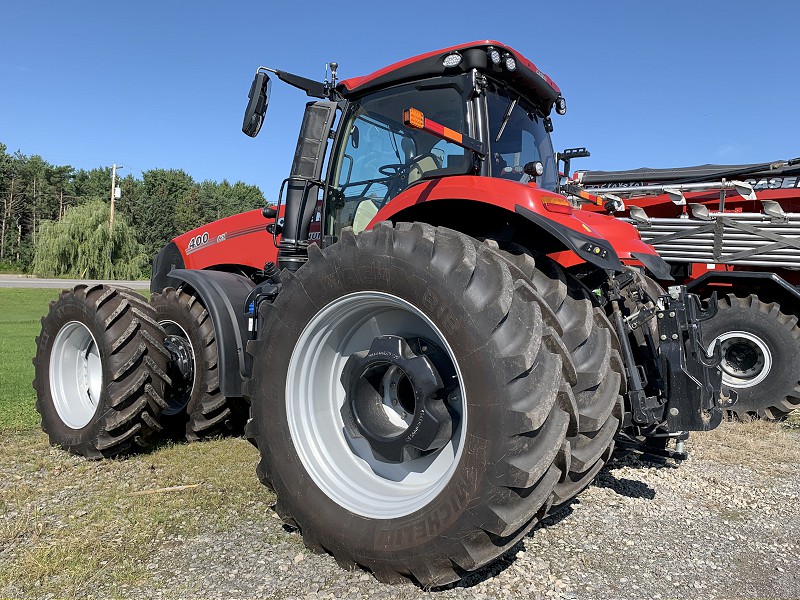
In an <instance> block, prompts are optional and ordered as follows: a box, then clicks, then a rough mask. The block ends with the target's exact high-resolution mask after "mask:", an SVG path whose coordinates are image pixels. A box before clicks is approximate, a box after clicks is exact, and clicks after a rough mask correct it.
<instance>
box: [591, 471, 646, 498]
mask: <svg viewBox="0 0 800 600" xmlns="http://www.w3.org/2000/svg"><path fill="white" fill-rule="evenodd" d="M595 485H596V486H597V487H600V488H607V489H609V490H613V491H614V492H616V493H617V494H619V495H620V496H625V497H626V498H644V499H646V500H652V499H653V498H655V497H656V491H655V490H654V489H653V488H651V487H650V486H649V485H647V484H646V483H644V482H642V481H635V480H633V479H626V478H622V479H617V478H616V477H614V476H613V475H612V474H611V473H607V472H606V473H602V472H601V473H600V476H599V477H598V478H597V481H596V482H595Z"/></svg>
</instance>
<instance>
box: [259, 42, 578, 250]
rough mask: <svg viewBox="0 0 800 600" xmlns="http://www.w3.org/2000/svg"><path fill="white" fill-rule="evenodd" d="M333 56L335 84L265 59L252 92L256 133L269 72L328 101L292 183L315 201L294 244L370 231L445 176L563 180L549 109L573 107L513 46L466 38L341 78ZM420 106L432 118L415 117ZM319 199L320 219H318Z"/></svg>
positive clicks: (305, 133) (289, 190) (290, 190)
mask: <svg viewBox="0 0 800 600" xmlns="http://www.w3.org/2000/svg"><path fill="white" fill-rule="evenodd" d="M332 65H333V67H334V68H333V71H332V73H333V80H332V81H330V82H327V81H326V82H325V84H317V83H315V82H311V81H310V80H305V79H302V78H297V77H296V76H288V75H287V74H286V73H284V72H281V71H274V70H270V69H264V68H262V69H259V72H258V74H257V76H256V81H254V83H253V88H252V89H251V103H250V107H248V111H247V113H246V117H245V124H244V127H243V130H244V131H245V133H248V135H255V133H257V131H258V128H259V127H260V124H261V121H263V113H264V111H265V110H266V104H267V94H268V86H269V78H268V75H267V72H273V73H277V74H278V77H280V78H281V79H282V80H284V81H287V82H289V83H290V84H292V85H295V86H296V87H300V88H301V89H303V90H304V91H306V93H307V94H309V95H312V96H314V95H316V96H318V97H319V98H320V100H319V101H316V102H311V103H309V104H308V105H307V110H306V114H305V117H304V123H303V126H302V128H301V135H300V140H299V142H298V147H297V151H296V153H295V161H294V163H293V166H292V173H291V175H290V177H288V178H287V179H286V180H285V181H284V185H283V187H282V197H283V192H285V198H286V202H287V204H289V203H290V198H292V197H296V198H297V199H298V200H297V201H298V203H300V204H302V205H303V207H304V211H298V212H303V213H304V214H303V216H302V218H300V219H299V222H298V220H295V219H293V218H292V217H289V216H288V214H289V211H287V221H286V223H284V226H283V239H284V241H285V243H282V247H284V246H288V245H293V244H294V240H297V241H298V242H301V241H305V240H308V239H312V240H316V239H321V240H326V241H328V242H334V241H336V240H337V239H338V238H339V235H340V233H341V231H342V229H344V228H345V227H352V228H353V229H354V231H355V232H356V233H358V232H360V231H363V230H365V229H366V228H367V227H368V225H369V224H370V223H372V222H373V219H374V218H375V216H376V215H377V214H378V212H379V211H380V210H381V209H382V208H383V207H384V206H386V205H387V204H388V203H389V202H390V201H392V200H394V199H395V198H397V197H398V196H400V195H401V194H403V192H405V191H406V190H408V189H409V188H413V187H415V186H420V185H425V184H426V183H427V182H431V181H435V180H438V179H442V178H445V177H452V176H480V177H491V178H497V179H502V180H505V181H510V182H518V183H521V184H528V183H535V184H536V185H537V186H538V187H540V188H542V189H544V190H555V189H556V186H557V177H558V172H557V166H556V163H555V158H554V152H553V147H552V144H551V141H550V131H552V122H551V120H550V116H549V115H550V112H551V110H552V108H553V106H555V107H556V109H557V111H558V112H559V113H561V114H563V113H564V112H565V111H566V104H565V102H564V99H563V97H562V96H561V94H560V91H559V89H558V87H557V86H556V85H555V84H554V83H553V82H552V80H551V79H550V78H549V77H547V76H546V75H545V74H544V73H542V72H541V71H540V70H539V69H538V68H537V67H536V66H535V65H534V64H533V63H531V62H530V61H528V60H527V59H525V58H524V57H522V56H521V55H519V54H518V53H517V52H516V51H514V50H512V49H511V48H509V47H507V46H504V45H502V44H500V43H498V42H492V41H484V42H474V43H471V44H464V45H460V46H455V47H452V48H448V49H444V50H440V51H436V52H431V53H428V54H424V55H421V56H417V57H415V58H411V59H409V60H406V61H403V62H400V63H396V64H394V65H391V66H389V67H386V68H384V69H381V70H380V71H377V72H375V73H373V74H370V75H366V76H364V77H357V78H352V79H347V80H345V81H342V82H340V83H338V84H337V82H336V79H335V74H336V66H337V65H335V63H332ZM292 77H294V79H291V78H292ZM298 80H300V81H298ZM259 109H261V110H260V112H259ZM410 111H413V112H411V113H410ZM409 113H410V114H413V115H416V116H417V117H418V120H419V117H420V116H421V118H422V122H417V123H415V122H413V121H410V120H409V119H408V118H407V117H408V115H409ZM423 122H424V125H426V126H423ZM328 132H330V135H326V134H327V133H328ZM329 137H330V138H332V139H333V143H331V144H328V143H327V142H328V138H329ZM291 203H292V204H294V202H291ZM315 208H316V211H317V215H318V219H312V218H311V217H312V216H313V213H314V210H315ZM306 213H307V214H306ZM317 223H319V225H317ZM306 224H308V226H306ZM289 254H292V252H289V253H287V252H284V253H283V256H284V258H286V257H287V256H288V255H289ZM282 266H287V263H286V261H284V265H282Z"/></svg>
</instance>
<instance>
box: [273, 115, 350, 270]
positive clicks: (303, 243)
mask: <svg viewBox="0 0 800 600" xmlns="http://www.w3.org/2000/svg"><path fill="white" fill-rule="evenodd" d="M335 117H336V102H329V101H319V102H309V103H308V104H307V105H306V112H305V115H304V116H303V124H302V126H301V127H300V137H299V139H298V140H297V149H296V150H295V152H294V161H292V172H291V175H290V176H289V179H288V180H287V182H286V208H285V210H284V213H283V227H282V229H281V232H282V233H281V242H280V244H279V246H278V267H279V268H280V269H288V270H290V271H296V270H297V269H299V268H300V267H302V266H303V264H305V262H306V261H307V260H308V230H309V228H310V226H311V219H312V217H313V216H314V209H315V207H316V204H317V200H318V198H319V194H320V190H321V188H322V186H323V183H322V181H321V179H320V178H321V176H322V164H323V162H324V161H325V150H326V148H327V143H328V139H329V138H330V132H331V128H332V127H333V121H334V119H335Z"/></svg>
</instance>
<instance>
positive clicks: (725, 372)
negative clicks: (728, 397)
mask: <svg viewBox="0 0 800 600" xmlns="http://www.w3.org/2000/svg"><path fill="white" fill-rule="evenodd" d="M718 306H719V312H718V313H717V314H716V315H715V316H714V317H713V318H712V319H710V320H709V321H706V322H705V323H703V337H704V340H705V342H706V343H707V344H708V346H709V348H713V346H714V343H715V341H716V340H719V341H720V342H721V346H722V363H721V365H720V368H721V369H722V386H723V391H725V390H726V388H727V389H733V390H735V391H736V394H737V396H738V399H737V401H736V404H734V405H733V407H732V409H731V410H729V411H728V413H729V414H730V416H733V417H735V418H738V419H741V420H748V419H752V418H762V419H769V420H774V421H778V420H782V419H784V418H785V417H786V415H787V414H789V413H790V412H791V411H792V410H794V409H796V408H798V407H800V327H798V325H797V317H795V316H793V315H787V314H786V313H784V312H783V311H782V310H781V306H780V305H779V304H778V303H777V302H762V301H761V300H760V299H759V298H758V296H756V295H755V294H750V295H748V296H745V297H738V296H735V295H734V294H728V295H726V296H725V297H724V298H720V299H719V304H718Z"/></svg>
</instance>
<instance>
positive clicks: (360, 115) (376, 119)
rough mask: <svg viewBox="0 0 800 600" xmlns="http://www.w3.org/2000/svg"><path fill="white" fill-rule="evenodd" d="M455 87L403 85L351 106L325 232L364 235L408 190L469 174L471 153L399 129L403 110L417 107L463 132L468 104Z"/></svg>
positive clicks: (438, 83) (405, 128) (418, 131)
mask: <svg viewBox="0 0 800 600" xmlns="http://www.w3.org/2000/svg"><path fill="white" fill-rule="evenodd" d="M458 83H459V82H458V81H453V82H452V83H449V84H448V83H445V84H442V81H441V80H438V81H437V84H435V85H425V83H424V82H422V83H416V84H413V85H405V86H400V87H395V88H391V89H388V90H384V91H381V92H376V93H374V94H369V95H367V96H365V97H364V98H362V99H360V100H358V101H355V102H352V103H350V105H349V107H348V110H347V114H346V115H345V119H344V127H345V128H346V131H348V134H347V136H346V138H345V139H344V140H343V141H342V142H341V144H343V148H341V149H340V151H339V153H338V154H339V156H340V158H339V163H338V165H336V168H335V172H334V174H333V182H334V185H333V188H334V189H333V190H332V193H331V194H330V195H329V201H328V213H327V215H326V219H327V227H326V230H327V231H329V232H331V233H332V234H333V235H334V236H338V235H339V232H340V231H341V230H342V228H343V227H347V226H352V227H353V229H354V230H355V231H356V232H359V231H363V230H364V229H365V228H366V226H367V225H368V224H369V222H370V221H371V220H372V218H373V217H374V216H375V215H376V214H377V212H378V211H379V210H380V209H381V208H382V207H383V206H384V205H385V204H386V203H387V202H389V200H391V199H392V198H394V197H395V196H397V194H399V193H400V192H402V191H403V190H404V189H406V188H407V187H409V186H411V185H413V184H415V183H417V182H419V181H422V180H425V179H431V178H434V177H442V176H445V175H462V174H464V173H467V172H469V170H470V169H471V168H472V159H473V157H472V153H468V152H467V151H466V150H464V149H463V148H461V147H460V146H457V145H455V144H452V143H450V142H447V141H445V140H442V139H440V138H438V137H436V136H433V135H430V134H429V133H425V132H424V131H420V130H417V129H411V128H409V127H406V126H405V125H403V110H405V109H408V108H417V109H419V110H421V111H422V112H423V113H425V116H426V117H428V118H430V119H432V120H434V121H436V122H438V123H441V124H442V125H444V126H446V127H449V128H451V129H454V130H456V131H464V132H466V131H467V117H466V110H467V109H466V106H467V104H466V100H465V99H464V96H463V93H462V91H461V90H460V87H459V85H458Z"/></svg>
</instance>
